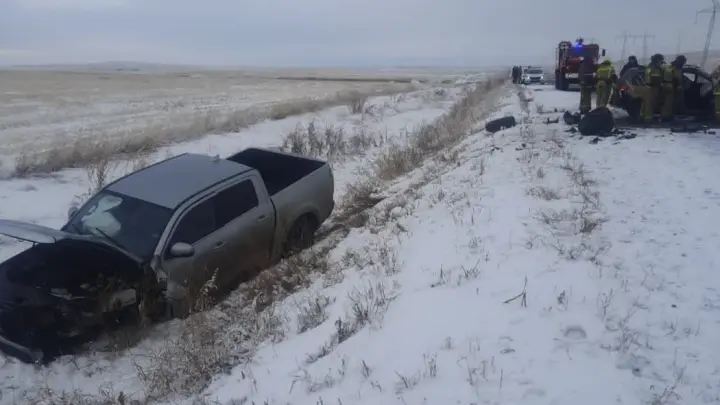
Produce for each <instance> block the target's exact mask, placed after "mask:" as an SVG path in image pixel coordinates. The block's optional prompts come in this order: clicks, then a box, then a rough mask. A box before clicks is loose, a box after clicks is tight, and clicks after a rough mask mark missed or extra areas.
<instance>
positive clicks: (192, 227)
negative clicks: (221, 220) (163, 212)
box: [162, 196, 227, 298]
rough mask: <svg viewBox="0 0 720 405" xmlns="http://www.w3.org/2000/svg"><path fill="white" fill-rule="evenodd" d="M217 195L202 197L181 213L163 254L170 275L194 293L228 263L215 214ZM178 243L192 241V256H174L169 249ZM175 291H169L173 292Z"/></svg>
mask: <svg viewBox="0 0 720 405" xmlns="http://www.w3.org/2000/svg"><path fill="white" fill-rule="evenodd" d="M214 198H215V197H213V196H211V197H208V198H206V199H204V200H201V201H199V202H197V203H196V204H193V205H192V206H190V207H189V208H187V209H186V210H185V211H184V212H183V213H182V214H181V215H180V217H179V219H178V221H177V224H176V226H175V227H174V229H173V230H172V232H171V234H170V237H169V239H168V240H169V243H167V245H166V246H165V248H164V252H163V256H162V268H163V270H164V271H165V273H167V275H168V278H169V279H170V280H171V281H173V282H175V283H177V284H179V285H180V286H182V287H185V289H186V290H187V292H188V293H190V294H191V297H192V294H196V293H198V291H199V289H200V288H202V285H203V284H204V283H205V282H206V281H207V280H209V279H210V277H212V276H213V274H214V273H215V272H216V271H217V272H218V273H220V272H222V271H223V270H224V269H223V266H224V265H225V264H226V263H227V250H226V243H224V241H223V240H222V238H221V235H220V234H218V232H217V231H218V228H219V227H218V225H217V221H216V218H215V209H214V207H215V200H214ZM176 243H187V244H190V245H192V246H193V248H194V254H193V255H192V256H190V257H174V256H173V255H172V254H171V253H170V249H171V248H172V246H173V245H174V244H176ZM173 293H174V291H169V294H170V295H172V294H173ZM182 295H184V294H182ZM171 298H182V297H171Z"/></svg>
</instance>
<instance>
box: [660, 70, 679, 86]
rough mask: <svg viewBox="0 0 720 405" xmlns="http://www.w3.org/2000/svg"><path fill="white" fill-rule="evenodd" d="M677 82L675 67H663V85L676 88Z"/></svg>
mask: <svg viewBox="0 0 720 405" xmlns="http://www.w3.org/2000/svg"><path fill="white" fill-rule="evenodd" d="M675 81H676V76H675V67H674V66H673V65H667V66H663V69H662V83H663V84H664V85H671V86H674V85H675Z"/></svg>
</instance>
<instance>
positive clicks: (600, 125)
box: [578, 107, 615, 136]
mask: <svg viewBox="0 0 720 405" xmlns="http://www.w3.org/2000/svg"><path fill="white" fill-rule="evenodd" d="M614 128H615V119H614V118H613V115H612V112H610V110H609V109H607V108H605V107H600V108H596V109H594V110H592V111H590V112H589V113H587V114H585V115H584V116H583V117H582V119H581V120H580V123H578V131H580V133H581V134H583V135H585V136H588V135H599V136H603V135H607V134H611V133H612V131H613V129H614Z"/></svg>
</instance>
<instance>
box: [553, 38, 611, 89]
mask: <svg viewBox="0 0 720 405" xmlns="http://www.w3.org/2000/svg"><path fill="white" fill-rule="evenodd" d="M600 56H605V50H604V49H603V50H602V52H601V51H600V46H599V45H598V44H595V43H589V44H586V43H585V42H584V41H583V39H582V38H578V39H577V40H576V41H575V44H573V43H572V42H570V41H560V43H559V44H558V47H557V48H556V49H555V88H556V89H558V90H563V91H564V90H567V89H568V88H569V87H570V85H571V84H579V83H580V80H579V77H578V72H579V70H580V63H581V62H582V60H583V59H584V58H592V60H593V65H594V67H593V73H594V72H595V70H596V69H597V66H598V64H599V63H600V60H599V59H600Z"/></svg>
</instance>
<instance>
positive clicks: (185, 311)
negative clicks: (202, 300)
mask: <svg viewBox="0 0 720 405" xmlns="http://www.w3.org/2000/svg"><path fill="white" fill-rule="evenodd" d="M167 305H168V310H169V312H170V313H169V318H170V319H185V318H187V317H188V316H190V303H189V302H188V300H179V299H173V300H168V303H167Z"/></svg>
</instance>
